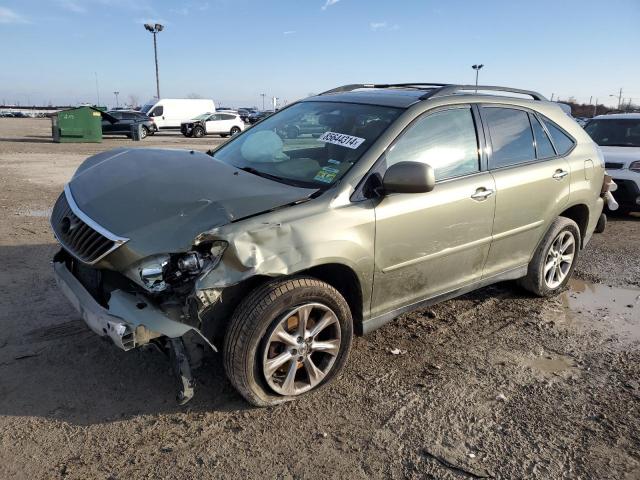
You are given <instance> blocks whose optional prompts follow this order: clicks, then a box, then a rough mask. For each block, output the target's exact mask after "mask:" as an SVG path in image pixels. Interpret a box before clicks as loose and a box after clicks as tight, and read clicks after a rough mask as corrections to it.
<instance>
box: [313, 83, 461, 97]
mask: <svg viewBox="0 0 640 480" xmlns="http://www.w3.org/2000/svg"><path fill="white" fill-rule="evenodd" d="M450 85H451V84H449V83H431V82H429V83H422V82H416V83H350V84H349V85H342V86H340V87H336V88H332V89H331V90H327V91H326V92H322V93H320V94H319V95H328V94H330V93H344V92H351V91H352V90H356V89H358V88H415V89H419V90H430V89H434V88H441V87H446V86H450Z"/></svg>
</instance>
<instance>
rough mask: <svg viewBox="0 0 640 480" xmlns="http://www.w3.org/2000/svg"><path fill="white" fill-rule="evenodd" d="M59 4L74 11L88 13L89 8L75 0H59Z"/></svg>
mask: <svg viewBox="0 0 640 480" xmlns="http://www.w3.org/2000/svg"><path fill="white" fill-rule="evenodd" d="M57 3H58V5H60V7H62V8H64V9H65V10H69V11H70V12H73V13H87V8H86V7H85V6H84V5H81V4H80V3H79V2H76V1H74V0H58V1H57Z"/></svg>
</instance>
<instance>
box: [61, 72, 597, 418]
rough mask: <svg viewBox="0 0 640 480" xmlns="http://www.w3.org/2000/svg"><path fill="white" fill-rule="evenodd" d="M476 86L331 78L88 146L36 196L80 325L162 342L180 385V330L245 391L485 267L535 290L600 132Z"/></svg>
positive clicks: (568, 257) (341, 349) (558, 259)
mask: <svg viewBox="0 0 640 480" xmlns="http://www.w3.org/2000/svg"><path fill="white" fill-rule="evenodd" d="M477 88H478V89H476V87H475V86H472V87H470V86H463V85H443V84H396V85H347V86H344V87H339V88H336V89H334V90H331V91H328V92H325V93H323V94H320V95H317V96H314V97H311V98H307V99H305V100H303V101H300V102H297V103H294V104H292V105H290V106H288V107H286V108H284V109H283V110H281V111H279V112H277V113H275V114H274V115H272V116H271V117H269V118H267V119H265V120H263V121H262V122H260V123H259V124H257V125H256V126H254V127H252V128H251V129H248V130H246V131H245V132H243V133H241V134H238V135H237V136H235V137H234V138H232V139H231V141H229V142H228V143H226V144H224V145H222V146H221V147H219V148H217V149H216V150H214V151H212V152H209V154H204V153H198V152H194V151H177V150H159V149H119V150H113V151H110V152H104V153H100V154H98V155H95V156H93V157H91V158H89V159H87V160H86V161H85V162H84V163H83V164H82V165H81V166H80V167H79V168H78V170H77V172H76V173H75V174H74V176H73V178H72V179H71V181H70V182H69V183H68V184H67V185H66V186H65V188H64V192H63V193H62V195H61V196H60V198H59V199H58V201H57V202H56V204H55V207H54V209H53V213H52V217H51V225H52V228H53V231H54V233H55V235H56V237H57V239H58V241H59V243H60V244H61V246H62V249H61V250H60V251H59V253H57V254H56V256H55V258H54V263H53V265H54V270H55V276H56V279H57V282H58V284H59V286H60V288H61V289H62V291H63V292H64V294H65V295H66V296H67V297H68V298H69V300H70V301H71V303H72V304H73V305H74V306H75V308H76V309H77V310H78V311H79V312H80V314H81V315H82V317H83V318H84V320H85V322H86V323H87V325H88V326H89V327H90V328H91V329H92V330H93V331H94V332H96V333H97V334H98V335H101V336H104V337H107V338H110V339H111V340H112V341H113V343H115V345H117V346H118V347H120V348H121V349H123V350H130V349H133V348H136V347H141V346H144V345H147V344H155V345H157V346H159V347H160V348H162V349H163V350H164V351H166V352H168V353H170V354H171V357H172V358H173V361H174V366H175V369H176V372H177V374H178V379H179V380H180V391H179V400H180V401H181V402H185V401H187V400H188V399H189V398H191V396H192V395H193V383H192V379H191V373H190V367H189V355H188V354H187V351H186V349H185V343H184V341H183V337H184V336H185V335H187V334H188V335H190V336H192V337H194V338H195V339H197V340H198V342H199V343H200V344H201V345H205V346H206V347H207V348H211V349H213V350H215V351H217V350H221V351H222V354H223V357H224V367H225V370H226V373H227V376H228V378H229V380H230V381H231V383H232V384H233V385H234V386H235V387H236V389H237V390H238V391H239V392H240V394H241V395H242V396H243V397H244V398H245V399H247V400H248V401H249V402H250V403H252V404H254V405H259V406H267V405H274V404H277V403H280V402H283V401H287V400H291V399H294V398H296V397H298V396H299V395H302V394H304V393H306V392H309V391H312V390H315V389H318V388H319V387H321V386H323V385H326V384H327V383H328V382H329V381H331V380H332V379H333V378H335V377H336V375H337V374H338V373H339V372H340V371H341V370H342V369H343V367H344V365H345V362H346V361H347V357H348V354H349V349H350V346H351V341H352V338H353V335H354V334H365V333H367V332H370V331H372V330H374V329H376V328H378V327H380V326H382V325H384V324H385V323H387V322H389V321H390V320H392V319H393V318H395V317H397V316H398V315H400V314H402V313H403V312H406V311H409V310H411V309H415V308H419V307H422V306H426V305H429V304H432V303H435V302H439V301H442V300H445V299H449V298H452V297H455V296H458V295H461V294H463V293H465V292H469V291H471V290H474V289H477V288H480V287H483V286H485V285H489V284H492V283H495V282H499V281H503V280H515V279H518V280H519V281H520V282H521V284H522V285H523V286H524V287H525V288H527V289H528V290H530V291H531V292H533V293H534V294H536V295H541V296H545V295H551V294H554V293H556V292H558V291H559V290H561V289H562V288H563V287H564V286H565V284H566V282H567V281H568V278H569V277H570V275H571V273H572V271H573V268H574V265H575V263H576V259H577V258H578V255H579V254H580V250H581V249H582V248H584V247H585V245H586V244H587V242H588V241H589V239H590V237H591V235H592V233H593V231H594V228H595V225H596V223H597V221H598V218H599V216H600V213H601V211H602V199H601V198H600V193H601V188H602V185H603V177H604V164H603V160H602V157H601V154H600V151H599V149H598V147H597V146H596V145H595V144H594V143H593V141H592V140H591V139H590V138H589V136H588V135H587V134H586V133H585V132H584V131H583V130H582V128H580V127H579V126H578V125H577V124H576V123H575V122H574V121H573V120H571V119H570V118H569V117H568V116H567V115H565V114H564V112H563V111H562V110H561V109H560V108H559V107H558V106H557V105H556V104H554V103H551V102H548V101H546V100H545V98H544V97H543V96H542V95H540V94H538V93H535V92H530V91H524V90H517V89H509V88H500V87H477ZM495 90H500V91H502V94H495V93H492V91H495ZM504 93H507V94H509V95H510V96H505V95H504ZM518 95H519V97H518ZM525 96H528V97H531V99H527V98H522V97H525ZM310 119H311V120H310ZM309 121H313V123H314V125H318V126H320V127H322V128H321V130H322V131H321V132H320V131H315V130H314V131H313V132H311V133H306V132H305V129H304V128H300V129H299V130H298V134H297V135H295V136H292V135H291V136H290V135H286V134H283V133H282V132H286V130H287V129H291V128H292V126H296V125H297V124H298V123H299V124H301V125H303V124H306V123H308V122H309ZM305 122H306V123H305Z"/></svg>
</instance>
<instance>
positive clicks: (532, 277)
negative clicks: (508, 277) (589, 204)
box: [520, 217, 580, 297]
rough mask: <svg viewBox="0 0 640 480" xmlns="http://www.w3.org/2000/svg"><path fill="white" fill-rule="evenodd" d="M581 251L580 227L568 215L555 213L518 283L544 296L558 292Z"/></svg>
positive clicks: (569, 274) (567, 279)
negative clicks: (561, 215)
mask: <svg viewBox="0 0 640 480" xmlns="http://www.w3.org/2000/svg"><path fill="white" fill-rule="evenodd" d="M579 251H580V229H579V228H578V225H577V224H576V222H574V221H573V220H571V219H570V218H565V217H558V218H557V219H556V220H555V221H554V222H553V223H552V224H551V227H550V228H549V230H548V231H547V233H546V234H545V236H544V238H543V239H542V241H541V242H540V245H539V246H538V249H537V250H536V253H535V254H534V256H533V259H532V260H531V263H529V269H528V272H527V276H526V277H524V278H523V279H521V280H520V284H521V285H522V286H523V287H524V288H525V289H526V290H529V291H530V292H532V293H534V294H536V295H538V296H540V297H547V296H550V295H554V294H556V293H558V292H559V291H560V290H562V289H563V288H564V286H565V285H566V284H567V282H568V281H569V278H570V277H571V274H572V273H573V269H574V267H575V265H576V261H577V260H578V252H579Z"/></svg>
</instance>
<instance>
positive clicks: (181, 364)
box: [169, 337, 195, 405]
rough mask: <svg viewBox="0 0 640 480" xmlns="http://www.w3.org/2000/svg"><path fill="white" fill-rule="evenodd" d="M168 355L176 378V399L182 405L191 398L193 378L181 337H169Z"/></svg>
mask: <svg viewBox="0 0 640 480" xmlns="http://www.w3.org/2000/svg"><path fill="white" fill-rule="evenodd" d="M169 346H170V355H171V366H172V368H173V373H174V375H175V379H176V387H177V389H178V393H177V394H176V400H177V402H178V405H184V404H186V403H187V402H188V401H189V400H191V399H192V398H193V395H194V383H195V382H194V380H193V376H192V375H191V365H189V357H188V356H187V351H186V349H185V347H184V342H183V341H182V338H181V337H179V338H170V339H169Z"/></svg>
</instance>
